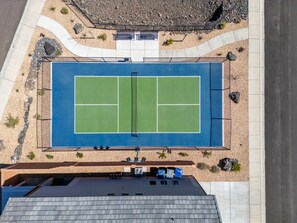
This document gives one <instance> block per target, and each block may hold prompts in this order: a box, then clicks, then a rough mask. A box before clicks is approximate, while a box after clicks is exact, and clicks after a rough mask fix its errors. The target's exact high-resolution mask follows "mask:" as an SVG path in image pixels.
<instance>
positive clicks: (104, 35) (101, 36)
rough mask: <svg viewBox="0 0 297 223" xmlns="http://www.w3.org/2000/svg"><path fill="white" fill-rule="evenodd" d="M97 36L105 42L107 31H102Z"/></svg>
mask: <svg viewBox="0 0 297 223" xmlns="http://www.w3.org/2000/svg"><path fill="white" fill-rule="evenodd" d="M97 38H98V39H100V40H102V41H103V42H104V41H106V40H107V35H106V34H105V33H102V34H100V35H99V36H97Z"/></svg>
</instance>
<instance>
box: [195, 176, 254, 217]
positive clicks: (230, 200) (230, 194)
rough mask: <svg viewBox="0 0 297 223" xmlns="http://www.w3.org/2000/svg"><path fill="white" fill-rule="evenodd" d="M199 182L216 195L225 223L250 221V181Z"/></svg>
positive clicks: (208, 191) (206, 190) (207, 190)
mask: <svg viewBox="0 0 297 223" xmlns="http://www.w3.org/2000/svg"><path fill="white" fill-rule="evenodd" d="M199 183H200V185H201V186H202V187H203V189H204V190H205V192H206V193H207V194H214V195H216V198H217V201H218V205H219V209H220V213H221V217H222V221H223V222H224V223H248V222H250V219H249V182H248V181H242V182H199ZM251 223H252V221H251Z"/></svg>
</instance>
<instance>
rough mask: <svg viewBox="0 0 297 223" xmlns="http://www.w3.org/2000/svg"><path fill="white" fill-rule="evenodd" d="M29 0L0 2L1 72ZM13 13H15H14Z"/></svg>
mask: <svg viewBox="0 0 297 223" xmlns="http://www.w3.org/2000/svg"><path fill="white" fill-rule="evenodd" d="M26 2H27V0H9V1H7V0H6V1H0V30H2V32H1V33H0V43H1V44H0V70H1V68H2V65H3V63H4V60H5V58H6V55H7V53H8V50H9V47H10V44H11V42H12V39H13V37H14V34H15V31H16V29H17V27H18V24H19V22H20V19H21V17H22V14H23V11H24V8H25V5H26ZM12 12H13V13H12Z"/></svg>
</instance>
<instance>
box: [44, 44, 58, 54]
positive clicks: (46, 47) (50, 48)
mask: <svg viewBox="0 0 297 223" xmlns="http://www.w3.org/2000/svg"><path fill="white" fill-rule="evenodd" d="M55 50H56V49H55V47H54V46H52V45H51V44H50V43H48V42H45V44H44V51H45V53H46V55H48V56H49V55H51V54H52V53H53V52H55Z"/></svg>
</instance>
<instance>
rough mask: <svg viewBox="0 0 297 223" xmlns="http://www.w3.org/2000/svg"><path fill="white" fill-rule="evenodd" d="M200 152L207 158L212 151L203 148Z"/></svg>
mask: <svg viewBox="0 0 297 223" xmlns="http://www.w3.org/2000/svg"><path fill="white" fill-rule="evenodd" d="M201 153H202V155H203V157H207V158H209V157H210V156H211V155H212V151H209V152H208V151H206V150H204V151H201Z"/></svg>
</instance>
